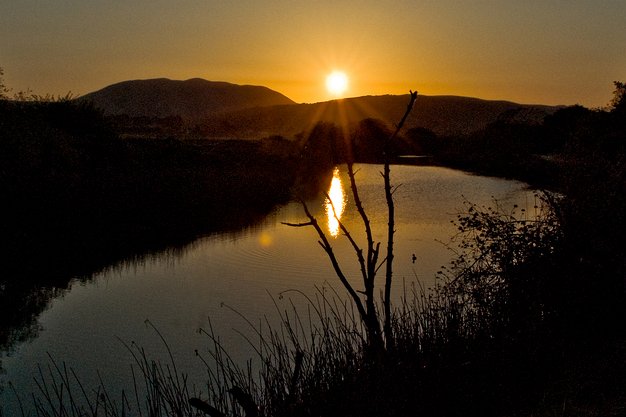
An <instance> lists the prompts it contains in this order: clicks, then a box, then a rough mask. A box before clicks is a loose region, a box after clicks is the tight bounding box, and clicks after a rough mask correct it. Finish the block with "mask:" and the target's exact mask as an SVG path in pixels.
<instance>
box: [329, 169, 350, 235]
mask: <svg viewBox="0 0 626 417" xmlns="http://www.w3.org/2000/svg"><path fill="white" fill-rule="evenodd" d="M328 196H329V197H330V199H328V198H326V201H325V202H324V204H325V209H326V217H327V218H328V232H329V233H330V234H331V236H333V237H337V236H339V222H338V220H337V219H341V215H342V214H343V211H344V210H345V208H346V195H345V193H344V191H343V184H342V183H341V178H339V169H338V168H335V171H334V172H333V179H332V181H331V182H330V188H329V190H328ZM333 206H334V212H333Z"/></svg>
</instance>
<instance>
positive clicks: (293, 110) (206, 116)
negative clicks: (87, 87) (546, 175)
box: [79, 78, 559, 139]
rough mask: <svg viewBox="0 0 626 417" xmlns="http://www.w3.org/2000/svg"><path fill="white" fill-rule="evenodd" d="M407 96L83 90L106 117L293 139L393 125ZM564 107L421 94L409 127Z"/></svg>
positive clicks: (160, 85) (160, 82) (182, 88)
mask: <svg viewBox="0 0 626 417" xmlns="http://www.w3.org/2000/svg"><path fill="white" fill-rule="evenodd" d="M408 96H409V95H408V94H405V95H391V94H386V95H366V96H360V97H350V98H343V99H337V100H330V101H322V102H317V103H296V102H294V101H293V100H291V99H289V98H288V97H286V96H285V95H283V94H281V93H279V92H277V91H274V90H271V89H269V88H267V87H263V86H251V85H237V84H232V83H228V82H224V81H208V80H204V79H202V78H191V79H189V80H185V81H178V80H169V79H167V78H155V79H147V80H129V81H122V82H120V83H116V84H112V85H110V86H108V87H104V88H103V89H101V90H98V91H95V92H93V93H89V94H86V95H85V96H82V97H80V98H79V100H84V101H90V102H92V103H93V104H94V105H95V106H96V107H99V108H100V109H102V110H103V111H104V113H105V115H108V116H123V117H129V118H131V119H132V118H153V119H164V118H168V117H176V118H180V119H181V120H182V123H183V124H184V125H185V126H186V130H187V131H189V130H193V132H195V134H197V135H199V136H201V137H206V138H242V139H254V138H257V139H258V138H262V137H268V136H274V135H278V136H283V137H287V138H293V137H295V136H297V135H299V134H302V133H306V132H308V131H310V129H311V128H312V127H313V126H314V125H315V124H316V123H318V122H327V123H333V124H336V125H340V126H347V127H351V126H353V125H355V124H356V123H358V122H360V121H361V120H363V119H367V118H374V119H379V120H382V121H383V122H385V123H387V124H391V123H393V122H394V121H396V120H397V119H398V117H400V116H401V115H402V114H403V113H404V110H405V109H406V103H407V102H408ZM558 108H559V106H548V105H538V104H519V103H515V102H512V101H507V100H485V99H480V98H475V97H464V96H456V95H442V96H427V95H418V99H417V101H416V103H415V107H414V110H413V112H412V113H411V114H410V116H409V118H408V119H407V121H406V125H405V126H406V127H407V128H425V129H428V130H431V131H433V132H434V133H436V134H438V135H459V134H469V133H472V132H475V131H477V130H480V129H482V128H484V127H486V126H487V125H488V124H490V123H493V122H495V121H496V120H498V119H499V118H502V115H505V114H508V116H507V117H509V118H517V119H520V118H521V119H522V120H519V121H524V122H531V123H539V122H541V120H543V117H544V116H545V115H547V114H550V113H552V112H554V111H555V110H556V109H558Z"/></svg>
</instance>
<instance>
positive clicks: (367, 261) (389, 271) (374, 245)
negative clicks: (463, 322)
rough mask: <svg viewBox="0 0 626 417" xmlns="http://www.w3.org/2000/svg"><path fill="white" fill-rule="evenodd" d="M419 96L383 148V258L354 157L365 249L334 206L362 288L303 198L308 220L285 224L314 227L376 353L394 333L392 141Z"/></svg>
mask: <svg viewBox="0 0 626 417" xmlns="http://www.w3.org/2000/svg"><path fill="white" fill-rule="evenodd" d="M416 99H417V91H410V99H409V103H408V105H407V108H406V111H405V113H404V116H403V117H402V118H401V119H400V122H399V123H398V124H397V126H396V129H395V130H394V132H393V133H392V134H391V135H390V136H389V137H388V138H387V139H386V140H385V143H384V144H383V147H382V149H383V160H384V168H383V172H382V173H381V175H382V177H383V180H384V184H385V198H386V203H387V208H388V217H387V248H386V256H385V257H384V258H383V259H382V260H381V259H380V245H381V242H375V241H374V238H373V235H372V228H371V224H370V220H369V217H368V216H367V213H366V212H365V209H364V208H363V203H362V201H361V198H360V197H359V191H358V187H357V183H356V179H355V173H354V169H353V161H352V160H348V161H347V165H348V177H349V178H350V189H351V191H352V197H353V198H354V203H355V206H356V209H357V212H358V213H359V215H360V217H361V220H362V221H363V226H364V229H365V237H366V241H367V247H366V248H365V249H364V248H362V247H360V246H359V245H358V244H357V242H356V241H355V239H354V238H353V236H352V234H351V233H350V231H349V230H348V229H347V228H346V227H345V225H344V224H343V223H342V222H341V220H340V219H339V216H338V215H337V211H336V210H335V207H334V206H333V214H334V217H335V220H336V221H337V223H338V224H339V228H340V230H341V232H342V233H343V235H344V236H345V237H346V238H347V239H348V241H349V242H350V244H351V246H352V248H353V249H354V252H355V254H356V257H357V261H358V263H359V267H360V271H361V277H362V280H363V289H362V290H357V289H355V288H354V286H353V285H352V284H351V283H350V282H349V281H348V278H347V277H346V275H345V273H344V272H343V269H342V268H341V265H340V263H339V260H338V259H337V257H336V255H335V253H334V251H333V247H332V245H331V244H330V241H329V240H328V237H327V236H326V234H325V233H324V231H323V230H322V228H321V227H320V225H319V223H318V221H317V219H316V218H315V216H313V215H312V214H311V212H310V211H309V209H308V207H307V205H306V203H305V202H304V201H302V205H303V208H304V212H305V214H306V216H307V218H308V219H309V221H307V222H303V223H284V224H286V225H288V226H293V227H307V226H310V227H313V228H314V229H315V231H316V232H317V234H318V236H319V239H320V240H319V241H318V243H319V244H320V246H321V247H322V249H324V251H325V252H326V254H327V256H328V258H329V260H330V262H331V264H332V266H333V269H334V270H335V273H336V275H337V277H338V278H339V280H340V281H341V283H342V285H343V286H344V287H345V289H346V290H347V291H348V294H349V295H350V297H351V299H352V301H353V302H354V305H355V307H356V309H357V311H358V312H359V317H360V319H361V321H362V323H363V325H364V326H365V330H366V333H367V346H368V348H369V350H370V351H371V352H374V353H380V352H383V351H385V350H388V349H391V348H393V345H394V342H393V332H392V327H391V314H392V311H391V288H392V282H393V257H394V256H393V246H394V233H395V207H394V201H393V193H394V192H395V190H396V188H397V187H394V186H392V185H391V168H390V163H391V154H390V144H391V143H392V142H393V140H394V139H395V138H396V137H397V135H398V133H399V132H400V130H401V129H402V127H403V125H404V123H405V121H406V119H407V117H408V115H409V114H410V113H411V110H412V109H413V105H414V104H415V100H416ZM326 198H327V199H328V201H330V203H331V205H332V200H331V199H330V196H329V195H328V194H326ZM383 265H385V286H384V295H383V314H382V317H383V320H381V314H380V313H379V311H378V308H377V305H376V300H375V295H374V288H375V283H376V274H377V273H378V271H379V270H380V268H382V266H383ZM359 293H360V294H362V295H363V297H361V296H360V295H359Z"/></svg>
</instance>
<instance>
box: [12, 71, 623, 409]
mask: <svg viewBox="0 0 626 417" xmlns="http://www.w3.org/2000/svg"><path fill="white" fill-rule="evenodd" d="M624 92H625V89H624V85H623V84H621V83H616V92H615V98H614V100H613V102H612V107H611V108H610V109H608V110H603V111H599V110H588V109H585V108H582V107H579V106H574V107H569V108H564V109H562V110H559V111H557V112H556V113H554V114H553V115H551V116H548V117H547V118H546V119H545V120H544V122H543V123H542V124H528V123H520V122H518V121H517V120H518V118H516V117H515V115H514V114H507V115H503V117H502V118H501V120H499V121H498V122H496V123H495V124H493V125H491V126H489V127H488V128H486V129H485V130H484V131H481V132H478V133H475V134H472V135H471V136H468V137H463V138H452V137H437V136H435V135H434V134H432V133H431V132H428V131H424V130H420V129H417V130H412V131H408V132H406V133H405V134H404V136H398V135H395V134H394V133H393V132H391V131H390V130H389V128H388V127H386V126H385V124H384V123H381V122H378V121H374V120H365V121H363V122H362V123H361V124H360V126H359V127H358V128H357V129H356V130H355V131H354V132H353V134H351V136H350V139H351V140H350V141H348V142H346V140H345V137H346V136H345V135H344V134H343V133H342V130H341V129H339V128H337V127H336V126H333V125H329V124H318V125H317V126H316V127H315V128H314V129H313V131H312V132H311V133H310V134H309V135H308V136H307V140H306V141H303V142H302V143H291V142H285V140H284V139H281V138H272V139H268V140H266V141H264V142H251V143H241V142H202V143H196V142H193V141H192V142H184V143H183V142H180V141H177V140H163V141H158V142H155V141H146V140H132V141H130V140H127V141H120V140H118V139H117V137H116V135H115V133H114V132H112V131H110V130H108V128H107V127H106V124H104V123H103V120H102V119H101V118H100V116H99V115H98V113H97V112H95V111H94V110H93V109H91V108H89V107H82V106H76V105H74V104H69V103H7V102H4V103H0V104H1V105H2V106H4V108H3V111H2V112H1V113H0V118H1V119H0V129H2V131H3V132H9V133H11V134H9V135H6V136H4V137H3V138H2V142H3V144H0V146H3V149H2V151H1V152H0V155H1V156H0V158H2V165H0V166H1V167H2V178H1V180H2V183H1V186H2V187H4V188H3V193H12V194H8V195H12V196H13V195H14V196H15V198H14V199H11V200H10V201H11V202H10V203H8V204H5V205H4V206H3V210H5V211H6V213H7V214H8V215H10V216H12V217H10V218H11V219H13V220H14V222H4V221H3V223H2V224H3V227H4V228H5V230H3V231H2V232H3V235H4V236H7V237H9V238H10V239H11V240H12V241H13V243H16V244H18V245H19V246H13V245H11V244H6V249H5V248H3V250H6V251H12V252H8V253H11V254H12V256H21V254H22V253H24V251H27V250H28V249H29V248H31V246H30V245H31V244H33V245H37V244H41V243H37V242H29V241H28V240H27V239H28V236H36V235H37V234H36V232H37V227H46V228H47V227H58V228H57V229H54V231H55V233H63V234H68V233H70V235H69V238H68V241H76V242H81V241H82V238H83V236H82V235H80V233H81V232H80V231H81V229H87V230H90V229H91V228H95V229H91V230H92V231H94V232H97V234H94V236H98V234H102V236H103V237H102V239H103V241H102V249H98V250H102V251H106V250H109V249H106V248H110V247H116V244H117V242H120V241H123V242H133V241H135V239H139V238H138V237H140V238H141V239H144V238H147V239H148V240H150V241H154V240H153V239H155V240H156V241H158V236H153V235H151V234H152V233H163V234H164V235H166V234H168V233H174V234H176V233H178V232H179V231H181V230H182V231H186V230H189V231H192V230H196V231H197V230H198V229H196V227H197V226H198V224H201V225H204V226H205V227H207V228H210V225H206V222H209V221H211V220H209V219H214V218H219V216H220V213H223V211H220V210H218V209H216V212H215V213H214V216H217V217H214V216H213V212H211V213H212V215H211V216H208V217H204V216H200V219H198V210H205V212H206V210H207V208H208V209H210V208H211V207H218V205H216V203H215V200H213V197H215V196H219V200H218V201H220V202H221V203H220V204H219V207H224V205H222V204H223V203H224V202H226V206H225V207H228V208H229V209H230V210H231V211H230V213H231V214H229V216H230V215H232V213H238V211H237V210H238V208H240V207H241V206H242V205H245V204H246V202H251V201H255V202H258V204H259V205H258V206H256V207H259V208H260V209H261V212H262V211H263V209H265V210H267V209H268V208H269V207H271V206H272V205H273V204H274V203H275V202H279V201H284V199H287V198H288V197H289V196H288V194H289V193H288V192H287V191H288V190H290V189H291V190H298V192H300V193H302V192H305V191H306V190H313V189H315V187H314V186H310V185H307V184H306V183H304V182H300V185H298V186H295V184H296V181H295V180H294V178H295V177H297V174H298V172H303V171H300V170H304V171H305V172H312V170H313V168H315V167H317V168H319V167H321V168H323V167H327V166H332V164H334V163H338V162H345V161H347V162H352V161H354V160H357V161H372V162H374V161H376V162H380V161H381V157H380V155H381V154H382V155H384V157H383V158H382V160H383V161H384V162H389V161H392V160H393V158H394V157H395V156H397V155H399V154H403V153H428V154H430V155H432V157H433V158H434V160H435V161H436V162H438V163H440V164H445V165H450V166H454V167H459V168H463V169H467V170H473V171H475V172H479V173H484V174H490V175H501V176H507V177H512V178H520V179H524V180H526V181H529V182H531V183H534V184H537V185H541V186H545V187H546V188H548V189H549V190H551V191H548V192H545V193H543V198H544V204H543V205H542V207H538V208H537V212H536V213H526V212H523V211H522V210H521V209H511V208H501V207H499V206H498V205H497V203H494V205H493V207H492V208H487V207H476V206H474V205H472V204H471V203H468V209H467V212H466V213H465V214H463V215H461V216H459V218H458V219H457V224H458V226H459V235H458V236H457V237H456V239H457V243H458V246H459V251H458V253H457V257H456V258H455V259H454V260H453V262H452V263H451V265H450V266H449V268H447V269H444V270H443V271H442V272H441V277H440V281H439V282H440V285H439V286H438V287H437V288H434V289H432V290H428V289H423V288H420V287H419V285H418V284H407V285H406V286H405V288H404V293H405V302H404V303H402V304H401V305H397V306H393V308H390V309H389V311H388V307H390V305H389V301H388V300H387V299H386V298H383V299H382V300H380V301H379V300H374V299H373V297H374V296H375V294H376V292H375V291H374V290H373V287H370V285H374V284H373V280H374V277H375V275H376V272H378V270H379V269H380V270H381V271H384V270H385V269H386V267H387V265H389V264H391V261H392V259H393V256H392V255H393V253H392V252H389V251H387V252H385V251H386V248H385V247H384V244H387V245H389V240H388V241H387V242H384V244H383V245H382V246H383V247H382V249H380V246H377V244H376V242H373V241H372V240H371V238H369V237H368V238H367V239H366V241H367V248H364V250H362V251H361V250H360V248H358V247H355V251H356V252H355V253H356V254H357V261H358V262H360V263H361V265H362V266H363V267H364V268H363V270H364V271H363V275H364V286H365V287H364V288H363V289H362V290H360V289H356V291H355V294H356V297H358V298H359V299H361V300H363V304H361V307H359V302H357V301H356V300H355V299H352V300H349V301H348V302H343V301H340V300H342V299H344V297H343V293H339V294H336V295H333V294H329V293H328V292H325V291H323V290H320V293H319V294H316V295H313V296H310V297H311V298H309V302H308V305H307V306H306V307H304V308H303V309H301V310H298V309H296V308H294V309H293V310H291V311H288V312H284V315H283V317H284V320H283V321H282V323H279V324H276V325H275V327H274V328H273V329H270V330H263V331H261V330H258V334H257V337H256V338H255V340H260V342H259V345H258V346H257V348H258V351H259V359H260V360H259V368H260V369H259V370H258V372H257V371H256V370H255V371H253V370H252V369H253V367H246V366H239V365H238V364H234V363H232V361H230V359H229V357H228V354H227V352H225V351H224V350H223V349H222V347H221V346H220V344H219V342H218V335H214V334H212V333H211V332H210V330H207V337H208V340H209V341H212V342H213V343H212V346H211V348H210V350H209V353H206V352H199V356H200V360H203V361H205V363H206V365H207V371H208V375H209V377H208V383H207V386H206V389H204V390H201V391H199V392H192V391H191V389H190V387H189V386H188V385H187V383H186V380H185V379H184V376H182V375H180V374H178V373H177V372H176V367H175V364H172V363H161V362H159V361H152V360H150V359H149V358H146V357H145V356H143V355H142V350H141V349H140V348H137V347H135V346H130V347H129V349H131V351H133V352H134V353H135V354H136V358H137V365H138V366H139V369H140V372H139V374H138V380H137V384H139V385H140V386H142V387H141V388H139V389H138V390H137V392H138V394H139V395H140V396H139V395H138V396H137V397H135V396H134V394H128V393H127V395H125V396H123V397H122V399H121V400H120V399H119V398H118V397H116V396H113V395H111V396H109V394H113V393H107V392H106V391H99V392H96V393H95V394H94V393H91V392H82V391H81V389H80V388H77V390H75V391H72V395H71V396H70V395H69V394H70V391H71V387H76V381H75V380H74V377H73V376H69V375H71V374H69V373H68V372H67V371H65V370H63V368H62V367H60V368H58V370H56V371H55V370H54V369H53V371H52V373H51V374H50V375H47V376H46V377H45V378H44V380H43V381H42V384H44V383H46V380H47V381H48V382H47V384H48V385H46V387H47V388H46V389H42V394H43V395H41V396H39V399H38V400H36V406H37V409H38V412H39V413H40V414H41V415H72V416H73V415H150V416H152V415H211V416H223V415H229V416H230V415H245V416H248V417H252V416H257V415H264V416H276V417H278V416H335V415H337V416H370V415H371V416H406V415H424V416H531V415H535V416H557V415H558V416H564V415H569V416H611V415H615V416H617V415H624V414H626V333H625V330H626V329H625V328H624V325H625V320H624V319H625V318H626V315H625V313H626V311H625V310H624V309H625V308H626V292H625V288H624V284H625V282H624V279H625V278H626V253H625V252H626V242H625V237H624V236H625V233H626V227H625V226H626V217H625V216H626V215H625V213H626V172H625V169H626V165H625V164H626V158H625V156H626V148H625V147H626V112H625V110H626V99H625V94H624ZM59 109H61V110H59ZM57 111H58V112H59V113H56V112H57ZM63 115H71V116H70V117H69V118H65V119H64V117H63ZM64 120H65V122H64ZM83 120H85V121H88V122H86V124H85V125H84V126H83V125H82V124H81V123H78V122H79V121H83ZM64 123H65V124H64ZM385 136H386V137H387V138H391V139H389V140H387V141H385V140H382V141H377V138H380V137H385ZM15 138H19V141H16V139H15ZM11 140H14V141H13V142H12V141H11ZM347 144H349V145H347ZM16 150H19V153H18V154H17V155H21V159H20V158H18V157H16V154H11V153H10V152H16ZM259 155H263V158H258V156H259ZM247 156H249V157H248V158H246V157H247ZM294 161H295V162H294ZM46 164H50V165H46ZM240 164H241V165H240ZM243 167H245V169H244V168H243ZM43 174H45V175H43ZM30 175H32V177H31V176H30ZM41 177H45V178H46V182H44V183H41V182H40V180H41ZM392 178H393V176H391V179H392ZM216 179H217V181H218V182H216ZM231 180H232V181H233V184H232V185H231V184H230V181H231ZM268 181H270V182H268ZM15 184H19V186H15ZM242 184H244V185H242ZM231 186H232V188H231ZM11 187H15V189H13V188H11ZM259 190H261V191H259ZM388 190H389V191H392V187H391V185H388ZM353 192H356V193H358V187H356V186H355V187H353ZM209 196H211V198H210V197H209ZM353 197H355V198H356V195H353ZM388 201H389V200H388ZM229 204H232V205H229ZM389 206H390V223H391V224H392V225H393V201H391V202H389ZM28 207H31V208H32V210H29V209H28ZM41 207H46V208H48V207H49V210H45V211H44V213H42V210H41ZM25 208H26V209H25ZM221 210H223V208H222V209H221ZM3 215H5V213H4V212H3ZM34 216H35V217H37V216H44V217H43V218H42V219H39V218H37V219H33V217H34ZM362 216H363V219H364V229H365V231H366V233H367V229H368V220H367V215H366V214H365V213H363V214H362ZM100 219H105V220H100ZM310 220H311V221H310V223H307V224H303V225H307V226H313V227H314V226H315V219H314V218H310ZM170 221H171V222H172V223H171V230H170V229H169V227H170V226H169V224H170V223H168V222H170ZM196 222H198V223H196ZM5 223H9V224H6V225H5ZM14 224H19V225H24V227H27V228H26V229H24V230H25V231H29V232H33V233H25V232H21V231H20V230H19V229H20V228H21V226H20V227H14V226H13V225H14ZM33 224H34V225H35V226H34V229H32V230H31V229H30V228H32V227H33V226H29V225H33ZM50 224H52V225H58V226H51V225H50ZM81 224H83V225H88V227H84V228H83V227H77V226H76V225H81ZM98 225H101V226H100V227H99V226H98ZM111 225H117V226H115V227H111ZM303 225H301V226H303ZM29 227H30V228H29ZM391 229H393V227H391ZM45 230H48V229H45ZM68 230H69V231H68ZM344 232H349V233H353V234H355V235H356V234H357V233H362V231H344ZM74 234H75V235H74ZM346 234H348V233H346ZM120 236H122V237H123V238H121V239H120ZM392 236H393V233H392V230H390V233H389V235H388V237H389V239H392ZM95 240H97V239H95ZM320 240H321V241H322V242H323V237H322V236H321V235H320ZM43 242H45V240H43ZM88 242H92V240H88ZM112 242H116V244H113V245H112ZM50 243H51V242H48V244H50ZM77 246H80V245H79V244H77ZM322 246H323V247H324V249H325V250H326V251H327V253H328V254H329V257H330V259H331V261H332V259H333V258H332V256H333V255H332V249H331V250H330V251H329V250H328V247H326V246H324V245H322ZM95 247H99V246H95ZM68 253H69V252H68ZM359 254H360V255H361V256H360V257H359V256H358V255H359ZM62 255H63V254H57V255H55V258H56V257H58V256H62ZM56 259H58V258H56ZM61 259H62V258H61ZM74 261H75V260H74ZM48 262H53V259H50V260H48ZM335 271H336V272H337V273H338V275H339V274H340V271H338V270H337V268H335ZM381 274H383V272H381ZM384 276H385V278H387V277H389V275H388V272H385V273H384ZM340 278H341V277H340ZM395 284H396V290H398V291H399V290H400V289H399V288H397V287H398V286H399V283H397V282H396V283H395ZM11 285H13V284H11V283H10V281H6V282H3V287H2V288H3V291H4V290H5V289H6V288H10V286H11ZM348 291H350V289H349V288H348ZM287 295H288V294H285V296H287ZM294 296H299V295H297V294H294ZM61 399H63V400H64V401H60V400H61ZM61 403H63V404H64V405H59V404H61Z"/></svg>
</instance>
